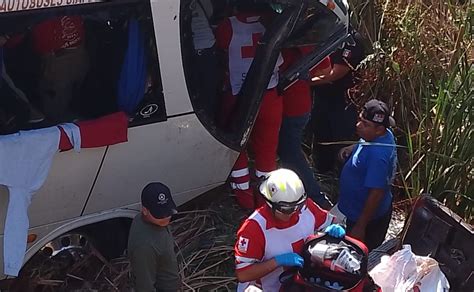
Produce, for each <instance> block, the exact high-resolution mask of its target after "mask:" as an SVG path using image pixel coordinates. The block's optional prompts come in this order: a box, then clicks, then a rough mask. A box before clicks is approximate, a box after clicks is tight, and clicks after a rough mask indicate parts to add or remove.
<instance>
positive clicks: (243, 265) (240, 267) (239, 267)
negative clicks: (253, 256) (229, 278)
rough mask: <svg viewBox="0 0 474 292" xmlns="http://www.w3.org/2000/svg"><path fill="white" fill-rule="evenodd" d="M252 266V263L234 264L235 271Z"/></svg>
mask: <svg viewBox="0 0 474 292" xmlns="http://www.w3.org/2000/svg"><path fill="white" fill-rule="evenodd" d="M252 264H253V263H240V264H236V265H235V268H236V269H243V268H245V267H248V266H250V265H252Z"/></svg>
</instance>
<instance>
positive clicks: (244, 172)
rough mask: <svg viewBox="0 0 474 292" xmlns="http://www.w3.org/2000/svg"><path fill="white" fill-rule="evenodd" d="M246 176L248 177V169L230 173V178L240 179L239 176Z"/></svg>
mask: <svg viewBox="0 0 474 292" xmlns="http://www.w3.org/2000/svg"><path fill="white" fill-rule="evenodd" d="M246 175H249V169H248V168H242V169H237V170H233V171H232V172H231V173H230V176H231V177H241V176H246Z"/></svg>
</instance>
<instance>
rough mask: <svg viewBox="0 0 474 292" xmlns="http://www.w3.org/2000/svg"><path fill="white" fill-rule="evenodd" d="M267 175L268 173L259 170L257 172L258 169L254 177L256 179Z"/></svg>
mask: <svg viewBox="0 0 474 292" xmlns="http://www.w3.org/2000/svg"><path fill="white" fill-rule="evenodd" d="M269 173H270V172H265V171H260V170H258V169H256V170H255V175H256V176H257V177H262V176H265V175H267V174H269Z"/></svg>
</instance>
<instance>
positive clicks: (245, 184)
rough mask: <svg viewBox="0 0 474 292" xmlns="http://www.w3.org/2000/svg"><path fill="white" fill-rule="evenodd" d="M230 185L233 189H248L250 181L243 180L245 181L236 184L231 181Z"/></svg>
mask: <svg viewBox="0 0 474 292" xmlns="http://www.w3.org/2000/svg"><path fill="white" fill-rule="evenodd" d="M230 187H231V188H232V189H233V190H248V189H250V183H249V182H245V183H241V184H236V183H233V182H231V183H230Z"/></svg>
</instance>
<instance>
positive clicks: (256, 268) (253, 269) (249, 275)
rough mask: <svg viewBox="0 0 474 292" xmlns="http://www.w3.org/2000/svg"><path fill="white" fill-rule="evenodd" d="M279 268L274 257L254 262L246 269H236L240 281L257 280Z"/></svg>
mask: <svg viewBox="0 0 474 292" xmlns="http://www.w3.org/2000/svg"><path fill="white" fill-rule="evenodd" d="M276 268H278V264H277V262H276V260H275V259H274V258H272V259H270V260H268V261H264V262H261V263H255V264H252V265H250V266H248V267H246V268H245V269H241V270H236V271H235V275H236V276H237V280H239V282H250V281H255V280H257V279H260V278H262V277H264V276H265V275H267V274H269V273H271V272H273V271H274V270H275V269H276Z"/></svg>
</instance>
